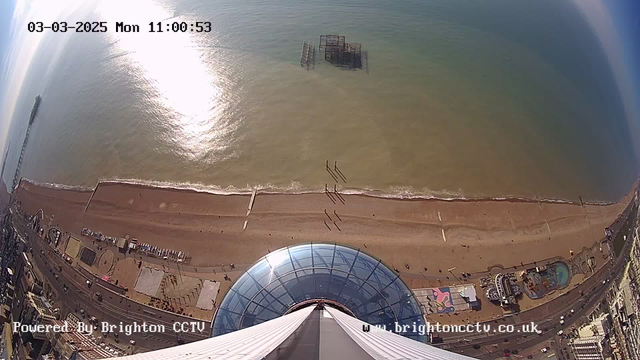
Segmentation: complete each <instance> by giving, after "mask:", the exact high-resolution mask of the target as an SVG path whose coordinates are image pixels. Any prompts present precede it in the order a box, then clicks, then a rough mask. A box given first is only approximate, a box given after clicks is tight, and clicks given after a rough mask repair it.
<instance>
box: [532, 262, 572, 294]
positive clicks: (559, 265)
mask: <svg viewBox="0 0 640 360" xmlns="http://www.w3.org/2000/svg"><path fill="white" fill-rule="evenodd" d="M538 270H539V271H538ZM538 270H534V271H528V272H526V273H524V274H523V275H522V277H523V284H522V285H523V289H524V293H525V294H527V296H528V297H530V298H531V299H534V300H535V299H540V298H542V297H544V296H545V295H547V294H549V293H551V292H553V291H555V290H559V289H562V288H564V287H566V286H567V285H569V282H570V281H571V271H570V270H569V266H567V264H566V263H564V262H562V261H559V262H556V263H553V264H551V265H549V266H548V268H546V269H543V270H542V269H538Z"/></svg>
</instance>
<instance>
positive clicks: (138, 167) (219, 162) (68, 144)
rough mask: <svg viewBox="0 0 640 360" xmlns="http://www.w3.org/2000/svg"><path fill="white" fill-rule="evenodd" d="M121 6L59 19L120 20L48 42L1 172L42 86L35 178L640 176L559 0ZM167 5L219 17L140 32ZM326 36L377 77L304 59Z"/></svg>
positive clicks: (548, 191)
mask: <svg viewBox="0 0 640 360" xmlns="http://www.w3.org/2000/svg"><path fill="white" fill-rule="evenodd" d="M129 3H130V4H129V5H128V7H127V11H124V10H123V8H122V7H121V6H116V5H113V4H115V3H114V2H104V3H102V4H98V5H96V6H93V4H89V5H84V6H83V7H82V8H81V9H78V10H77V11H76V12H75V13H74V14H71V15H69V17H68V18H67V19H61V20H67V21H69V22H75V21H80V20H106V21H109V25H110V31H109V32H108V33H105V34H68V35H59V34H50V35H48V36H47V38H45V41H44V43H43V45H42V47H41V49H40V50H39V52H38V57H37V59H36V61H35V62H34V64H33V65H32V70H31V71H30V74H29V76H28V78H27V83H26V85H25V87H24V88H23V89H24V91H23V93H22V94H21V98H20V100H19V101H20V102H19V104H18V110H17V111H16V118H17V119H24V121H15V122H14V124H13V127H12V130H11V136H10V140H11V141H12V152H11V155H10V158H9V160H8V163H7V165H8V166H7V169H8V172H12V171H13V168H14V167H15V164H16V162H17V156H18V152H19V150H18V149H19V146H20V144H21V143H22V137H23V134H24V132H25V129H26V125H27V119H28V114H29V112H30V110H31V105H32V101H33V97H35V95H37V94H42V97H43V101H42V104H41V106H40V110H39V114H38V117H37V119H36V123H35V125H34V127H33V129H32V132H31V137H30V140H29V146H28V148H27V151H26V155H25V160H24V163H23V169H22V175H23V176H25V177H28V178H31V179H34V180H37V181H42V182H53V183H62V184H70V185H84V186H93V185H95V183H96V181H97V180H98V179H113V178H120V179H140V180H154V181H162V182H168V183H192V184H201V185H205V186H219V187H221V188H223V189H232V188H247V187H262V188H265V187H267V188H272V189H281V190H305V189H307V190H308V189H322V188H324V184H325V183H329V184H332V183H333V179H332V178H331V177H330V176H329V175H328V174H327V172H326V171H325V168H324V167H325V161H326V160H330V161H331V163H332V164H333V161H334V160H337V161H338V164H339V166H340V168H341V170H342V172H343V173H345V175H346V176H347V178H348V182H347V184H345V185H344V186H345V187H350V188H364V189H377V190H381V191H383V192H385V193H390V194H414V195H426V196H442V197H457V196H466V197H502V196H520V197H545V198H561V199H572V200H575V199H577V197H578V196H582V197H583V198H585V199H591V200H616V199H617V198H618V197H620V196H621V195H622V194H623V193H625V192H626V191H628V190H629V188H630V185H631V182H632V181H633V180H634V179H635V176H636V174H637V168H636V166H635V158H634V155H633V148H632V144H631V140H630V138H629V136H628V130H627V124H626V121H625V119H624V115H623V111H622V106H621V102H620V97H619V95H618V92H617V89H616V87H615V84H614V82H613V79H612V76H611V72H610V70H609V67H608V65H607V63H606V60H605V57H604V54H603V53H602V52H601V50H600V47H599V45H598V43H597V41H596V39H595V37H594V36H593V34H592V32H591V30H590V28H589V27H588V25H587V24H586V23H585V22H584V20H583V19H582V18H581V16H580V15H579V14H578V12H577V10H576V9H575V8H573V6H571V5H570V4H569V3H568V2H567V1H565V0H553V1H551V0H549V1H513V0H496V1H491V2H478V1H474V0H429V1H425V0H408V1H400V2H398V1H390V0H389V1H382V0H368V1H364V0H347V1H336V0H310V1H304V2H300V1H293V0H272V1H262V0H256V1H247V0H224V1H208V0H185V1H177V0H166V1H151V0H149V1H147V0H144V1H139V2H138V1H136V2H129ZM480 3H482V4H480ZM163 19H169V20H167V21H169V22H172V21H187V22H191V21H210V22H211V23H212V31H211V33H209V34H191V33H188V34H169V33H162V34H159V33H155V34H151V33H148V30H147V28H148V23H149V22H150V21H160V20H163ZM115 21H128V22H130V23H137V24H140V25H141V26H142V28H143V33H139V34H116V33H115V31H114V24H115ZM327 33H339V34H343V35H345V36H346V37H347V41H352V42H360V43H362V44H363V48H364V49H365V50H366V51H367V52H368V54H369V66H368V68H369V69H368V72H366V71H344V70H339V69H337V68H335V67H332V66H330V65H328V64H327V63H324V62H323V61H319V62H318V64H317V66H316V69H315V70H312V71H306V70H303V69H301V68H300V66H299V64H298V61H299V57H300V48H301V45H302V41H303V40H309V41H313V42H315V43H316V44H317V43H318V41H319V36H320V35H321V34H327ZM10 177H11V175H10V174H9V175H5V179H6V180H7V181H9V179H10Z"/></svg>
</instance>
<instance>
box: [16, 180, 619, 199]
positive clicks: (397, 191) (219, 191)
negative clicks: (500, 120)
mask: <svg viewBox="0 0 640 360" xmlns="http://www.w3.org/2000/svg"><path fill="white" fill-rule="evenodd" d="M22 180H23V181H25V182H28V183H30V184H32V185H35V186H41V187H46V188H52V189H60V190H71V191H94V190H95V188H96V187H97V186H99V185H102V184H104V185H107V184H110V185H118V184H123V185H137V186H146V187H152V188H161V189H170V190H189V191H195V192H201V193H209V194H215V195H248V194H251V193H253V192H254V191H257V192H258V193H260V194H274V195H277V194H283V195H295V194H323V193H324V189H323V188H320V189H310V188H305V187H304V186H302V184H301V183H299V182H297V181H293V182H291V184H290V185H289V186H286V187H282V186H275V185H272V184H270V183H267V184H264V185H257V186H250V185H247V186H246V187H243V188H239V187H236V186H233V185H229V186H226V187H223V186H217V185H205V184H200V183H188V182H182V183H177V182H168V181H157V180H144V179H121V178H107V179H101V180H99V181H98V183H97V184H96V187H89V186H82V185H66V184H57V183H50V182H40V181H36V180H32V179H27V178H23V179H22ZM329 190H330V191H332V190H333V189H329ZM340 193H341V194H346V195H363V196H371V197H376V198H383V199H399V200H440V201H521V202H545V203H564V204H578V202H577V201H573V200H568V199H550V198H542V197H540V198H537V197H530V198H526V197H520V196H509V195H507V196H501V197H488V196H472V197H469V196H465V195H463V194H462V191H461V190H459V191H446V190H443V191H432V190H423V191H415V189H413V188H412V187H407V186H402V187H400V186H398V187H390V188H389V189H387V190H380V189H373V188H345V187H342V188H340ZM583 203H584V204H589V205H610V204H614V203H615V202H610V201H583Z"/></svg>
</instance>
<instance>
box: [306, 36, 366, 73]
mask: <svg viewBox="0 0 640 360" xmlns="http://www.w3.org/2000/svg"><path fill="white" fill-rule="evenodd" d="M318 51H319V52H321V53H323V54H324V59H325V60H326V61H327V62H329V63H330V64H332V65H334V66H337V67H339V68H342V69H346V70H358V69H365V70H366V68H367V52H366V51H362V44H360V43H348V42H347V41H346V38H345V36H344V35H320V45H319V46H318ZM315 53H316V51H315V46H314V45H313V44H310V43H308V42H307V41H305V42H304V43H303V45H302V54H301V56H300V66H302V67H304V68H306V69H307V70H309V69H312V68H314V67H315V59H316V56H315Z"/></svg>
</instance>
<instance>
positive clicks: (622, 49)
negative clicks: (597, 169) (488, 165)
mask: <svg viewBox="0 0 640 360" xmlns="http://www.w3.org/2000/svg"><path fill="white" fill-rule="evenodd" d="M95 1H98V0H95ZM522 1H523V2H526V1H535V0H522ZM570 1H572V2H573V3H574V5H575V6H576V7H577V8H578V9H579V11H580V12H581V13H582V14H583V16H584V17H585V18H586V19H587V22H588V23H589V24H590V26H591V27H592V30H593V33H594V34H595V36H596V37H597V38H598V40H599V42H600V43H601V45H602V47H603V49H604V51H605V54H606V57H607V60H608V62H609V65H610V66H611V68H612V70H613V75H614V78H615V81H616V84H617V86H618V89H619V92H620V94H621V98H622V102H623V106H624V109H625V113H626V116H627V118H628V120H629V126H630V131H631V133H632V137H633V138H634V146H636V156H637V157H638V158H640V138H639V137H640V89H639V88H640V65H637V64H640V22H638V21H637V18H636V17H635V16H634V15H637V14H640V2H639V1H637V0H570ZM92 2H93V1H89V3H92ZM86 3H87V2H84V4H83V1H82V0H55V1H51V0H2V1H0V149H1V150H2V154H3V155H4V151H5V150H6V146H7V143H8V140H7V137H8V134H9V129H10V126H11V122H12V121H13V119H12V118H13V115H14V112H15V107H16V103H17V101H18V99H19V97H20V93H21V90H22V87H23V84H24V80H25V77H26V74H27V73H28V71H29V67H30V66H31V64H32V61H33V58H34V55H35V53H36V51H37V49H38V47H39V46H40V45H41V42H42V39H43V36H44V34H45V33H41V34H29V33H28V32H27V23H28V22H29V21H43V22H51V21H54V20H55V19H62V18H65V19H66V18H67V17H68V16H67V15H69V14H70V13H71V12H73V11H74V10H76V9H78V8H79V7H82V6H85V5H86ZM60 45H63V44H62V43H61V44H60ZM53 56H55V54H53ZM15 148H16V149H18V148H19V145H18V146H16V147H15Z"/></svg>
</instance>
